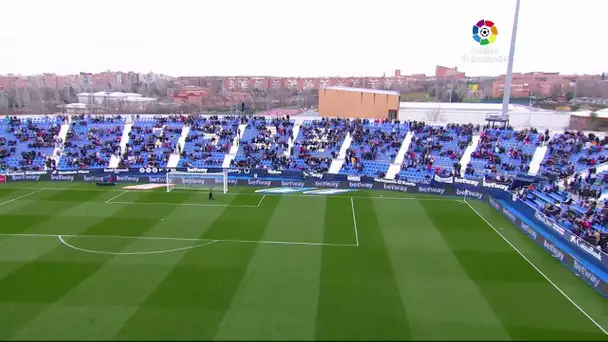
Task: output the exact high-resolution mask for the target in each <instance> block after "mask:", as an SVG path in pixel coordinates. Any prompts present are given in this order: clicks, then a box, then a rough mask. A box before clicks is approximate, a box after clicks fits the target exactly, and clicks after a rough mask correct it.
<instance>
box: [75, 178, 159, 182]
mask: <svg viewBox="0 0 608 342" xmlns="http://www.w3.org/2000/svg"><path fill="white" fill-rule="evenodd" d="M82 178H83V180H84V181H85V182H103V181H104V179H103V177H98V176H83V177H82ZM163 183H164V178H163Z"/></svg>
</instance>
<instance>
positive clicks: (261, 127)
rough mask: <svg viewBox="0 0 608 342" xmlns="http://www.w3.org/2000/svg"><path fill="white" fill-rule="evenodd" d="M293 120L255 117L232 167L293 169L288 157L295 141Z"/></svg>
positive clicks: (249, 122)
mask: <svg viewBox="0 0 608 342" xmlns="http://www.w3.org/2000/svg"><path fill="white" fill-rule="evenodd" d="M293 125H294V123H293V121H292V120H290V119H289V117H288V116H287V117H284V118H272V119H269V118H264V117H252V118H251V119H250V120H249V121H248V125H247V128H246V130H245V132H244V133H243V137H242V139H241V143H240V146H239V154H238V155H237V156H236V158H235V159H234V160H233V161H232V165H233V166H238V167H246V168H261V169H262V168H263V169H274V170H283V169H293V168H295V163H294V162H293V161H292V160H290V158H289V157H287V156H285V154H284V152H285V150H286V149H287V147H288V144H289V140H290V139H293V137H292V136H293Z"/></svg>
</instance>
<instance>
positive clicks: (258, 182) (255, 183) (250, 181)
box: [247, 179, 271, 186]
mask: <svg viewBox="0 0 608 342" xmlns="http://www.w3.org/2000/svg"><path fill="white" fill-rule="evenodd" d="M270 183H271V182H270V181H263V180H259V179H248V180H247V185H252V186H270Z"/></svg>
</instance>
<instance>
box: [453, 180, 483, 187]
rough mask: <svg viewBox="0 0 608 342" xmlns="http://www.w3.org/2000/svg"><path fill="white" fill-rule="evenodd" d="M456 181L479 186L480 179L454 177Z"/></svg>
mask: <svg viewBox="0 0 608 342" xmlns="http://www.w3.org/2000/svg"><path fill="white" fill-rule="evenodd" d="M454 183H457V184H467V185H472V186H479V181H476V180H473V179H466V178H454Z"/></svg>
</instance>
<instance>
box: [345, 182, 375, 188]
mask: <svg viewBox="0 0 608 342" xmlns="http://www.w3.org/2000/svg"><path fill="white" fill-rule="evenodd" d="M372 186H374V185H373V184H372V183H356V182H348V187H349V188H364V189H371V188H372Z"/></svg>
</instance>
